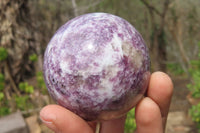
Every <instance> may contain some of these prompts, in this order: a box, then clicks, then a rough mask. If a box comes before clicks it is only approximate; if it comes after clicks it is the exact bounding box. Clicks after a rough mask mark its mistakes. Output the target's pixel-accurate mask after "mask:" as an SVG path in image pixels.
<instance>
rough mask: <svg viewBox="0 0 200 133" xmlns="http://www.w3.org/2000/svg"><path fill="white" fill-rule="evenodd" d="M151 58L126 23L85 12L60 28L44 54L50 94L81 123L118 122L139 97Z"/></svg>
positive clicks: (148, 73) (110, 17)
mask: <svg viewBox="0 0 200 133" xmlns="http://www.w3.org/2000/svg"><path fill="white" fill-rule="evenodd" d="M149 68H150V59H149V54H148V49H147V47H146V45H145V42H144V40H143V38H142V37H141V35H140V33H139V32H138V31H137V30H136V29H135V28H134V27H133V26H132V25H131V24H130V23H128V22H127V21H126V20H124V19H122V18H120V17H117V16H115V15H111V14H107V13H90V14H85V15H82V16H79V17H76V18H74V19H72V20H70V21H69V22H67V23H66V24H64V25H63V26H62V27H61V28H60V29H58V31H57V32H56V33H55V35H54V36H53V37H52V39H51V40H50V42H49V44H48V46H47V48H46V51H45V55H44V66H43V71H44V78H45V82H46V85H47V88H48V91H49V93H50V95H51V96H52V97H53V99H54V100H55V101H56V102H57V103H58V104H59V105H61V106H64V107H65V108H67V109H69V110H71V111H72V112H74V113H76V114H77V115H79V116H80V117H82V118H83V119H85V120H89V121H94V120H97V121H98V120H110V119H115V118H118V117H120V116H122V115H124V114H125V113H126V112H128V111H129V110H130V109H131V108H132V107H134V106H135V105H136V104H137V103H138V101H139V100H140V99H141V98H142V97H143V95H144V93H145V91H146V88H147V85H148V82H149V76H150V72H149Z"/></svg>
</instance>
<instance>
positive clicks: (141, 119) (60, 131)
mask: <svg viewBox="0 0 200 133" xmlns="http://www.w3.org/2000/svg"><path fill="white" fill-rule="evenodd" d="M172 93H173V83H172V81H171V79H170V77H169V76H167V75H166V74H165V73H163V72H155V73H153V74H152V75H151V78H150V82H149V87H148V89H147V92H146V97H144V98H143V99H142V100H141V101H140V102H139V103H138V104H137V105H136V109H135V118H136V125H137V131H136V132H137V133H163V132H164V129H165V125H166V120H167V114H168V111H169V106H170V101H171V97H172ZM40 118H41V120H42V121H43V123H44V124H45V125H46V126H47V127H49V128H50V129H52V130H53V131H55V132H56V133H94V131H95V128H96V123H95V122H86V121H84V120H83V119H82V118H80V117H79V116H77V115H76V114H74V113H73V112H71V111H69V110H67V109H66V108H63V107H61V106H59V105H47V106H46V107H44V108H43V109H42V110H41V112H40ZM125 119H126V117H125V116H124V117H121V118H119V119H116V120H110V121H105V122H102V123H101V128H100V133H123V132H124V123H125Z"/></svg>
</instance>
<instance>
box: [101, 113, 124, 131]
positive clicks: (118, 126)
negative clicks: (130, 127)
mask: <svg viewBox="0 0 200 133" xmlns="http://www.w3.org/2000/svg"><path fill="white" fill-rule="evenodd" d="M125 120H126V116H123V117H121V118H119V119H116V120H110V121H105V122H103V123H102V124H101V129H100V133H123V132H124V124H125Z"/></svg>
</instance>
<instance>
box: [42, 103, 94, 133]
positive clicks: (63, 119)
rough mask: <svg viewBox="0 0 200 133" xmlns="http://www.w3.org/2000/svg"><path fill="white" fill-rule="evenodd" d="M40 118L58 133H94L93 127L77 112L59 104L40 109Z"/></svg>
mask: <svg viewBox="0 0 200 133" xmlns="http://www.w3.org/2000/svg"><path fill="white" fill-rule="evenodd" d="M40 119H41V120H42V122H43V123H44V124H45V125H46V126H47V127H48V128H50V129H51V130H53V131H55V132H57V133H79V132H81V133H92V132H93V131H92V128H91V127H90V126H89V125H88V124H87V122H85V121H84V120H83V119H81V118H80V117H79V116H77V115H76V114H74V113H72V112H71V111H69V110H67V109H66V108H63V107H61V106H59V105H48V106H46V107H44V108H43V109H42V110H41V111H40Z"/></svg>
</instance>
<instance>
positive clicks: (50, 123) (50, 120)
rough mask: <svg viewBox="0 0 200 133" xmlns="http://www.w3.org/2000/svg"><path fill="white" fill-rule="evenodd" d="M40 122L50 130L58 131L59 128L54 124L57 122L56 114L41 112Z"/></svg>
mask: <svg viewBox="0 0 200 133" xmlns="http://www.w3.org/2000/svg"><path fill="white" fill-rule="evenodd" d="M40 120H41V121H42V122H43V123H44V124H45V125H46V126H47V127H49V128H50V129H52V130H54V131H57V128H56V126H55V124H54V122H55V121H56V116H55V115H54V114H50V113H49V112H48V113H45V111H41V112H40Z"/></svg>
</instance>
